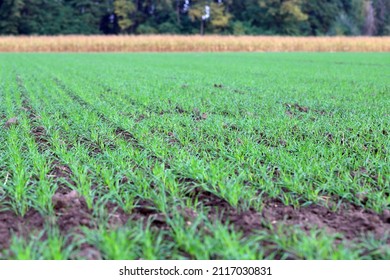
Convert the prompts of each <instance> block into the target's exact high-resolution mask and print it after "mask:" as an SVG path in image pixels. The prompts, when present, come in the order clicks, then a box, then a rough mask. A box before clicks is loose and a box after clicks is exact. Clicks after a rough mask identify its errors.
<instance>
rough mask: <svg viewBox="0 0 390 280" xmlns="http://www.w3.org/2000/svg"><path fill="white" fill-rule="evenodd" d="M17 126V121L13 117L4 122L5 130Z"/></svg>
mask: <svg viewBox="0 0 390 280" xmlns="http://www.w3.org/2000/svg"><path fill="white" fill-rule="evenodd" d="M18 124H19V120H18V118H17V117H13V118H10V119H9V120H8V121H6V123H5V124H4V127H5V128H10V127H11V126H13V125H18Z"/></svg>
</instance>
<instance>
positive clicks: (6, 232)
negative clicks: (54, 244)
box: [0, 209, 44, 252]
mask: <svg viewBox="0 0 390 280" xmlns="http://www.w3.org/2000/svg"><path fill="white" fill-rule="evenodd" d="M43 225H44V219H43V217H42V216H41V215H40V214H39V213H38V212H37V211H36V210H33V209H30V210H29V211H28V212H27V213H26V215H25V216H24V217H19V216H17V215H16V214H15V213H14V212H12V211H9V210H7V211H2V212H1V211H0V252H1V251H2V250H3V249H6V248H8V247H9V245H10V241H11V237H12V235H13V234H16V235H17V236H23V237H28V236H29V235H30V234H31V233H32V232H34V231H40V230H42V229H43Z"/></svg>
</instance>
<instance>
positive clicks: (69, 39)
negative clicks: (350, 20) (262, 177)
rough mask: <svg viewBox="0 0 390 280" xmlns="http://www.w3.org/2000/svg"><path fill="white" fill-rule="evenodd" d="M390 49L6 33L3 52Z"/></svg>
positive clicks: (317, 42) (386, 45) (332, 42)
mask: <svg viewBox="0 0 390 280" xmlns="http://www.w3.org/2000/svg"><path fill="white" fill-rule="evenodd" d="M238 51H243V52H294V51H302V52H390V37H279V36H174V35H168V36H167V35H149V36H146V35H143V36H75V35H72V36H18V37H15V36H5V37H0V52H238Z"/></svg>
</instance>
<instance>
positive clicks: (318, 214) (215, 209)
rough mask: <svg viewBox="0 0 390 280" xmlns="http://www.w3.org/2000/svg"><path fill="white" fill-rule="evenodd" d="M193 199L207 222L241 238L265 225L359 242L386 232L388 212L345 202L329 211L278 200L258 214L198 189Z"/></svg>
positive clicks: (389, 226)
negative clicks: (216, 223) (230, 229)
mask: <svg viewBox="0 0 390 280" xmlns="http://www.w3.org/2000/svg"><path fill="white" fill-rule="evenodd" d="M195 196H196V197H197V199H198V201H199V202H200V203H201V205H203V206H204V207H206V208H207V209H208V210H209V219H215V220H217V219H218V220H220V221H222V222H224V223H230V224H232V225H234V227H235V228H236V229H237V230H241V231H242V232H243V233H244V234H245V235H250V234H253V233H254V232H255V231H256V230H266V229H267V228H268V227H269V225H273V226H274V227H276V226H278V225H287V226H298V227H300V228H301V229H303V230H305V231H309V230H310V229H313V228H319V229H324V230H326V231H327V232H329V233H341V234H343V236H344V238H345V239H346V240H354V239H359V238H361V237H362V236H363V235H365V234H368V233H371V234H373V235H374V236H375V237H377V238H383V237H384V236H385V235H386V233H390V212H389V211H384V213H383V214H382V215H380V214H377V213H375V212H374V211H371V210H367V209H363V208H361V207H358V206H355V205H353V204H348V203H344V204H343V205H342V206H341V208H340V209H338V210H337V211H336V212H333V211H331V210H330V209H328V208H327V207H325V206H321V205H310V206H307V207H301V208H294V207H292V206H287V205H284V204H283V203H282V202H280V201H278V200H273V199H267V200H266V202H265V203H264V208H263V210H262V211H261V212H257V211H255V210H254V209H250V210H247V211H241V212H240V211H238V210H237V209H235V208H234V207H232V206H230V205H229V203H228V202H226V201H225V200H223V199H221V198H219V197H217V196H216V195H214V194H213V193H211V192H208V191H203V190H202V191H199V190H198V191H197V193H196V194H195ZM389 241H390V240H389Z"/></svg>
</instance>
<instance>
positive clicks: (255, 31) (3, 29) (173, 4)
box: [0, 0, 390, 36]
mask: <svg viewBox="0 0 390 280" xmlns="http://www.w3.org/2000/svg"><path fill="white" fill-rule="evenodd" d="M199 33H200V34H226V35H229V34H233V35H244V34H246V35H302V36H322V35H347V36H348V35H351V36H354V35H369V36H383V35H390V1H389V0H0V34H3V35H4V34H6V35H19V34H20V35H35V34H36V35H56V34H199Z"/></svg>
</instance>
